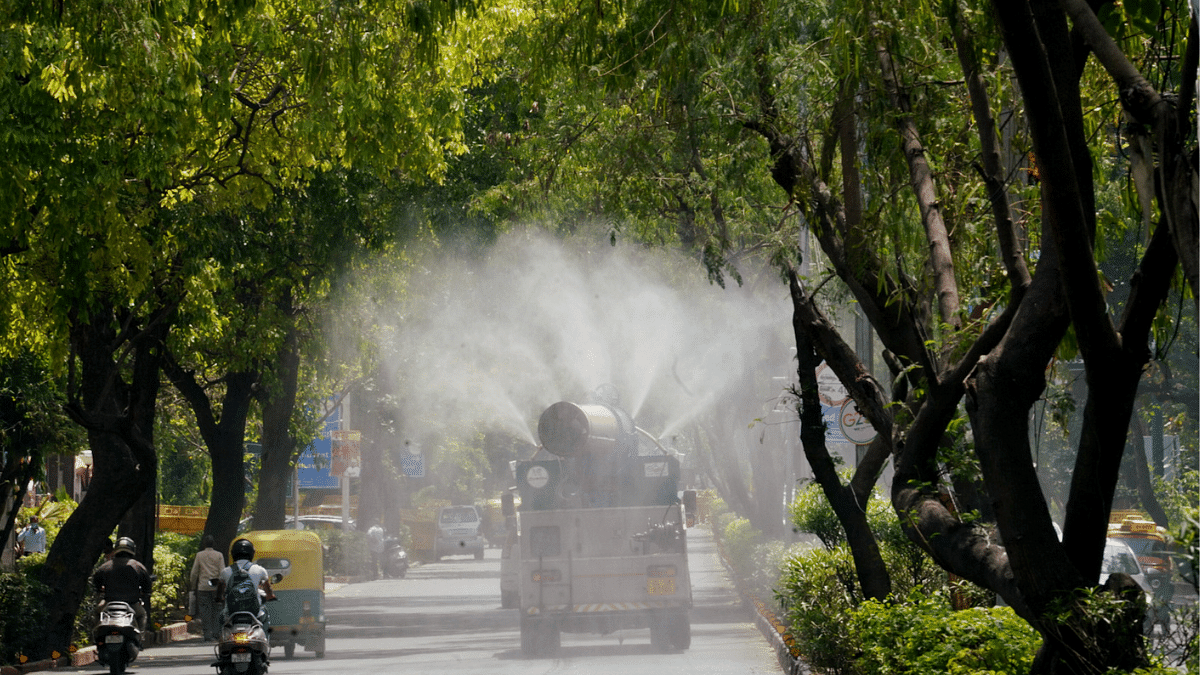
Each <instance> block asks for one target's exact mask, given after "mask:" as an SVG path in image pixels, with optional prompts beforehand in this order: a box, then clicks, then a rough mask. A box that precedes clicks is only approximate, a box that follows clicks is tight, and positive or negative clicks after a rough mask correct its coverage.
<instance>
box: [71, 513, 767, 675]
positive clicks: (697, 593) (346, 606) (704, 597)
mask: <svg viewBox="0 0 1200 675" xmlns="http://www.w3.org/2000/svg"><path fill="white" fill-rule="evenodd" d="M688 540H689V541H688V545H689V551H690V554H691V555H690V565H691V573H692V584H693V598H694V603H695V606H694V608H693V610H692V614H691V618H692V645H691V648H690V649H688V650H687V651H682V652H671V653H659V652H657V651H655V650H654V649H653V648H652V647H651V646H650V631H649V630H647V629H641V630H626V631H619V632H617V633H614V634H612V635H607V636H598V635H579V634H573V633H564V634H563V636H562V647H561V648H560V649H559V651H558V653H557V654H556V655H554V656H552V657H544V658H536V659H529V658H525V657H524V656H522V654H521V649H520V642H521V640H520V632H519V630H518V615H517V610H514V609H501V608H500V557H499V556H500V553H499V549H488V550H487V552H486V555H485V557H484V559H483V560H475V559H474V558H472V557H470V556H461V557H451V558H445V559H443V560H442V562H436V563H427V564H424V565H419V566H416V567H414V568H413V569H411V570H410V571H409V573H408V576H407V577H405V578H404V579H381V580H377V581H369V582H362V583H354V584H347V585H342V586H336V587H335V586H330V587H329V588H328V589H327V593H326V614H327V618H328V629H327V631H328V632H327V635H328V642H327V645H326V655H325V658H322V659H317V658H315V656H314V654H313V653H311V652H305V651H303V650H302V649H300V648H297V650H296V653H295V655H294V656H293V658H290V659H288V658H285V657H284V655H283V650H282V649H276V650H275V651H274V652H273V654H272V657H273V658H272V661H271V669H270V675H310V674H313V673H353V674H354V675H367V674H372V673H380V674H382V673H388V674H391V673H405V674H406V675H407V674H409V673H412V674H419V673H429V674H438V675H441V674H445V673H458V672H462V673H472V674H473V673H487V674H488V675H537V674H541V673H556V674H557V673H568V674H569V673H579V674H585V673H586V675H708V674H711V675H718V674H719V675H725V674H727V673H738V674H739V675H741V674H756V673H779V672H781V669H780V667H779V665H778V663H777V662H776V660H775V656H774V653H773V652H772V650H771V649H770V647H769V646H768V645H767V642H766V641H765V640H764V639H763V637H762V635H761V634H760V633H759V632H758V630H757V629H756V628H755V627H754V624H753V623H752V622H751V617H750V616H749V614H748V613H747V612H746V610H744V609H743V608H742V606H741V604H740V602H739V600H738V598H737V596H736V594H735V593H734V591H733V590H732V587H731V585H730V582H729V579H728V577H727V576H726V573H725V571H724V569H723V568H722V566H721V564H720V562H719V560H718V559H717V556H716V548H715V546H714V545H713V541H712V537H711V535H710V533H709V531H708V530H707V529H705V528H696V529H693V530H691V531H689V533H688ZM212 661H213V659H212V645H211V644H203V643H201V642H200V641H199V639H198V638H192V639H189V640H185V641H180V642H174V643H171V644H169V645H164V646H161V647H155V648H153V649H150V650H148V651H146V652H144V653H143V654H142V655H141V656H140V657H139V658H138V660H137V662H136V663H134V664H133V667H132V668H131V669H130V672H131V673H134V674H136V673H138V672H142V673H146V674H147V675H150V674H151V673H153V675H184V674H185V673H187V674H190V675H200V674H203V673H215V672H216V671H215V670H214V669H213V668H212V667H211V663H212ZM58 670H64V669H62V668H60V669H58ZM66 670H74V671H76V672H92V673H99V672H107V670H104V669H102V668H101V667H100V666H99V665H95V664H94V665H92V666H88V667H82V668H74V669H66Z"/></svg>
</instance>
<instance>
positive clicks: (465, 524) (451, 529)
mask: <svg viewBox="0 0 1200 675" xmlns="http://www.w3.org/2000/svg"><path fill="white" fill-rule="evenodd" d="M433 546H434V551H433V554H434V556H435V557H436V559H438V560H441V559H442V556H446V555H467V554H473V555H474V556H475V559H476V560H480V559H482V558H483V549H484V547H486V546H487V539H485V538H484V536H483V514H482V513H481V512H480V510H479V507H478V506H443V507H442V508H441V509H439V510H438V519H437V536H436V538H435V539H434V542H433Z"/></svg>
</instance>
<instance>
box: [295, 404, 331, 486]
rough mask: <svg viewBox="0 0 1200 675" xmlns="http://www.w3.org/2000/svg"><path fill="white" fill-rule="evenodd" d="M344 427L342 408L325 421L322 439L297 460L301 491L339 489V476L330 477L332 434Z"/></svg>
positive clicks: (315, 442) (314, 442)
mask: <svg viewBox="0 0 1200 675" xmlns="http://www.w3.org/2000/svg"><path fill="white" fill-rule="evenodd" d="M341 426H342V409H341V406H338V408H337V409H336V410H335V411H334V412H333V414H332V415H330V416H329V417H328V418H327V419H326V420H325V427H324V428H323V429H322V430H321V437H320V438H318V439H317V440H315V441H313V443H312V445H310V446H308V447H307V448H305V449H304V452H302V453H300V458H299V459H297V460H296V476H297V478H298V479H299V481H300V489H301V490H306V489H317V490H331V489H336V488H337V487H338V478H337V476H333V475H330V473H329V468H330V467H331V466H332V465H333V438H332V432H334V431H337V430H338V429H340V428H341Z"/></svg>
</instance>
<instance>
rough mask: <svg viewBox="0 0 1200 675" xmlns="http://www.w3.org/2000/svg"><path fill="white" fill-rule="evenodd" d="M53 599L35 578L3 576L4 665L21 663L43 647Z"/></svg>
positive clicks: (0, 659)
mask: <svg viewBox="0 0 1200 675" xmlns="http://www.w3.org/2000/svg"><path fill="white" fill-rule="evenodd" d="M49 597H50V589H49V588H46V586H44V585H43V584H41V583H40V582H38V581H37V580H36V579H35V577H34V576H33V575H27V574H23V573H20V572H15V573H0V607H2V608H3V611H0V663H5V664H14V663H18V662H19V659H20V656H21V655H22V654H26V655H28V654H33V653H35V652H36V651H37V650H38V649H39V648H40V647H41V645H42V633H43V630H44V628H45V623H46V604H47V600H48V599H49Z"/></svg>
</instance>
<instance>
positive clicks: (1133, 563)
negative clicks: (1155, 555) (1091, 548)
mask: <svg viewBox="0 0 1200 675" xmlns="http://www.w3.org/2000/svg"><path fill="white" fill-rule="evenodd" d="M1118 572H1124V573H1125V574H1128V575H1129V576H1131V577H1133V580H1134V581H1136V582H1137V584H1138V586H1141V587H1142V590H1143V591H1145V592H1146V593H1150V592H1151V590H1150V582H1149V581H1148V580H1147V579H1146V574H1145V572H1144V571H1143V570H1142V565H1141V563H1139V562H1138V559H1137V554H1135V553H1134V552H1133V549H1131V548H1129V544H1126V543H1125V542H1123V541H1121V540H1120V539H1112V538H1109V539H1105V540H1104V563H1103V564H1102V565H1101V567H1100V583H1101V584H1103V583H1104V582H1106V581H1108V577H1109V575H1110V574H1116V573H1118Z"/></svg>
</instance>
